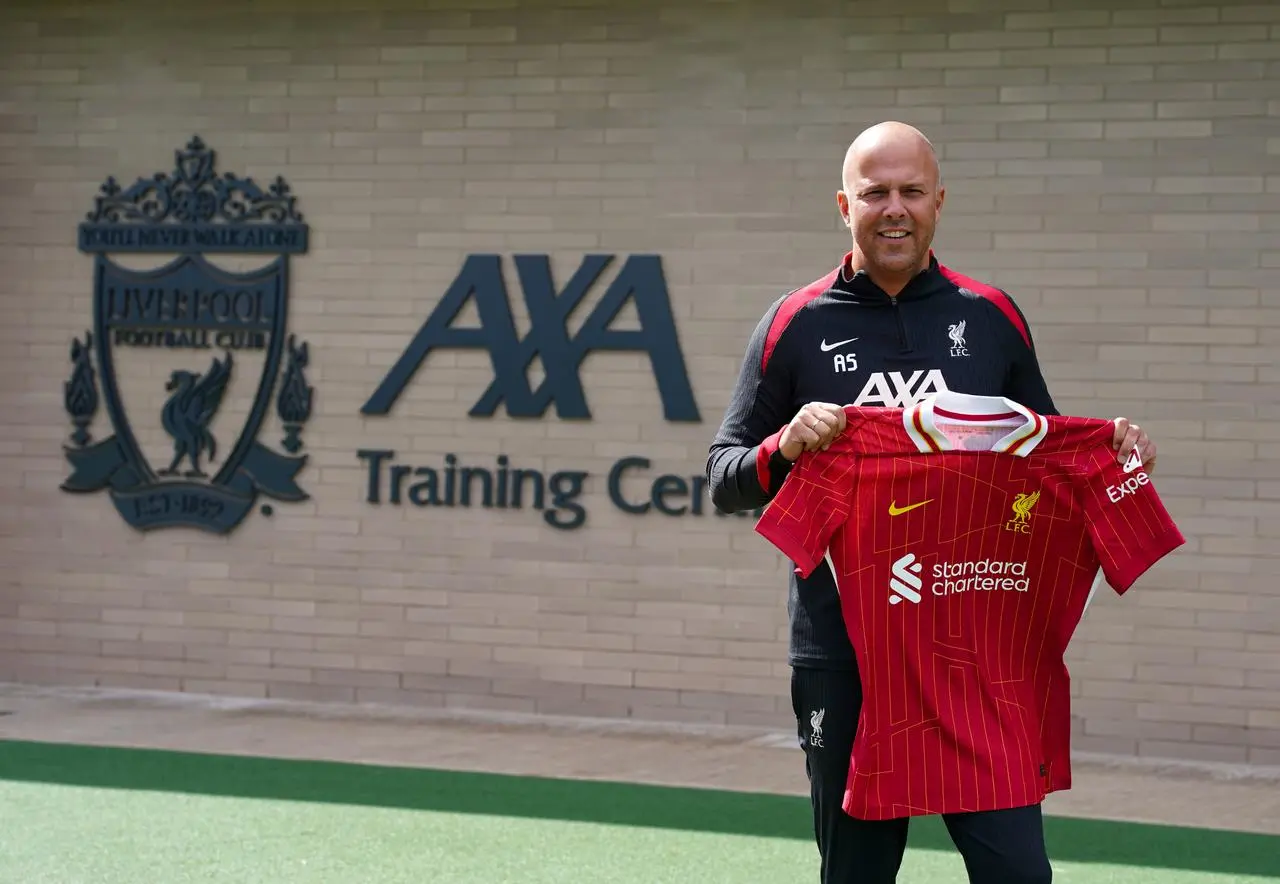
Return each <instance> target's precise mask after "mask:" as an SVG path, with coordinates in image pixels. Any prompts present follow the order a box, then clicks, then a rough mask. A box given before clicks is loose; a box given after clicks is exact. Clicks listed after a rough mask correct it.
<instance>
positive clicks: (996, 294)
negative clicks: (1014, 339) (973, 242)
mask: <svg viewBox="0 0 1280 884" xmlns="http://www.w3.org/2000/svg"><path fill="white" fill-rule="evenodd" d="M938 269H939V270H940V271H942V275H943V276H945V277H946V278H947V279H949V280H951V281H952V282H953V283H955V284H956V285H957V286H959V287H960V288H966V289H968V290H969V291H971V292H974V293H976V294H978V295H981V296H982V297H984V298H986V299H987V300H988V301H990V302H991V303H993V304H995V305H996V306H997V307H998V308H1000V312H1001V313H1003V314H1004V315H1005V318H1006V319H1008V320H1009V322H1010V323H1011V324H1012V325H1013V327H1014V328H1015V329H1017V331H1018V334H1020V335H1022V340H1023V341H1024V342H1025V343H1026V345H1027V346H1028V347H1030V346H1031V332H1029V331H1028V330H1027V324H1026V323H1025V322H1023V321H1022V317H1021V316H1019V315H1018V310H1017V308H1015V307H1014V306H1013V302H1012V301H1010V300H1009V296H1008V295H1006V294H1005V293H1004V292H1002V291H1000V289H998V288H996V287H995V286H993V285H988V284H987V283H985V282H979V281H978V280H976V279H973V278H972V277H969V276H965V275H964V274H963V273H957V272H956V271H954V270H952V269H951V268H950V267H943V266H942V265H941V264H939V265H938Z"/></svg>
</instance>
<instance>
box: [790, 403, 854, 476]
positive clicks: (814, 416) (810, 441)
mask: <svg viewBox="0 0 1280 884" xmlns="http://www.w3.org/2000/svg"><path fill="white" fill-rule="evenodd" d="M844 427H845V417H844V409H843V408H841V407H840V406H839V405H833V404H831V403H830V402H810V403H809V404H808V405H806V406H804V408H801V409H800V411H799V412H797V413H796V416H795V417H793V418H792V419H791V423H789V424H787V425H786V427H785V428H783V430H782V438H781V439H780V440H778V451H780V452H781V453H782V456H783V457H785V458H786V459H787V460H789V461H791V462H792V463H794V462H795V460H796V458H798V457H799V456H800V455H801V453H802V452H805V451H817V450H818V449H820V448H821V449H824V450H825V449H826V448H827V447H828V446H830V445H831V442H832V440H834V439H835V438H836V436H839V435H840V433H841V432H842V431H843V430H844Z"/></svg>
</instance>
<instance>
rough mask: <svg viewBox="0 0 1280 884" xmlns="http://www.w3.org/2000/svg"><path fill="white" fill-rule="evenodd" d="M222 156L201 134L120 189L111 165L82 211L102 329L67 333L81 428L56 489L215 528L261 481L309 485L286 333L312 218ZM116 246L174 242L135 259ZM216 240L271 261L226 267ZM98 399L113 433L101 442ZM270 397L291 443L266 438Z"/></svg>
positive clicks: (271, 488)
mask: <svg viewBox="0 0 1280 884" xmlns="http://www.w3.org/2000/svg"><path fill="white" fill-rule="evenodd" d="M214 159H215V157H214V153H213V151H211V150H209V149H207V148H206V147H205V146H204V144H203V143H202V142H201V141H200V139H199V138H195V139H192V141H191V142H190V143H189V144H188V145H187V147H186V149H185V150H180V151H177V152H176V163H175V168H174V171H173V172H172V173H168V174H158V175H155V176H153V177H150V178H139V179H138V180H137V182H136V183H135V184H133V185H132V186H131V187H129V188H127V189H122V188H121V187H120V186H119V185H118V184H117V183H116V181H115V179H114V178H108V179H107V181H106V183H104V184H103V185H102V190H101V193H100V195H99V196H98V197H97V199H96V206H95V208H94V210H93V211H92V212H90V213H89V216H88V219H87V220H86V222H85V223H83V224H81V226H80V250H81V251H84V252H89V253H92V254H94V255H95V258H94V271H93V281H94V282H93V314H94V315H93V331H92V332H89V333H86V334H85V335H84V337H83V338H77V339H76V340H75V341H73V342H72V345H71V363H72V368H71V375H70V379H69V380H68V381H67V382H66V384H65V385H64V398H65V405H66V409H67V413H68V414H69V416H70V417H71V421H72V424H73V425H74V428H75V429H74V431H73V432H72V434H71V443H72V445H71V446H68V447H66V449H65V450H66V456H67V459H68V460H69V461H70V463H71V468H72V469H71V475H70V476H69V477H68V478H67V479H66V481H65V482H64V483H63V485H62V488H63V490H65V491H70V492H96V491H101V490H103V489H106V490H107V492H108V494H109V496H110V497H111V500H112V502H113V503H114V504H115V506H116V509H117V510H118V511H119V512H120V515H121V516H122V517H123V518H124V519H125V521H126V522H128V523H129V524H130V525H132V526H134V527H135V528H138V529H142V530H148V529H153V528H163V527H172V526H178V525H182V526H189V527H195V528H200V529H203V530H206V531H211V532H214V533H219V534H221V533H225V532H227V531H230V530H231V529H232V528H234V527H236V526H237V525H239V524H240V522H241V521H242V520H243V519H244V518H245V516H246V515H247V514H248V512H249V510H250V508H252V507H253V505H254V503H255V501H256V500H257V497H258V495H260V494H262V495H266V496H268V497H271V498H274V499H276V500H282V501H299V500H305V499H306V498H307V494H306V492H305V491H303V490H302V489H301V488H300V487H299V486H298V484H297V481H296V477H297V474H298V472H299V471H300V470H301V469H302V467H303V466H304V465H305V464H306V461H307V456H306V455H298V451H299V450H300V449H301V448H302V441H301V438H300V433H301V430H302V427H303V425H304V424H305V423H306V421H307V419H308V418H309V417H310V415H311V406H312V388H311V387H310V386H308V385H307V382H306V375H305V370H306V367H307V363H308V359H309V353H308V347H307V345H306V344H305V343H299V342H297V341H296V339H295V338H294V337H293V336H292V335H287V334H286V321H287V314H288V310H287V306H288V297H287V295H288V260H289V255H290V254H295V253H299V252H303V251H305V250H306V247H307V225H306V224H304V223H303V222H302V217H301V215H299V214H298V212H297V210H296V208H295V205H294V197H293V196H292V195H291V194H290V192H289V187H288V185H287V184H285V182H284V180H283V179H281V178H277V179H276V181H275V182H274V183H273V184H272V185H271V186H270V187H268V188H267V189H266V190H263V189H262V188H260V187H259V186H258V185H257V184H255V183H254V182H253V181H252V180H251V179H246V178H239V177H236V176H235V175H233V174H232V173H230V172H228V173H226V174H225V175H223V176H221V177H219V176H218V175H217V174H216V173H215V169H214ZM109 252H118V253H131V254H139V253H152V254H154V253H160V254H165V253H169V254H176V255H177V256H178V257H176V258H174V259H172V260H170V261H169V262H167V263H164V264H161V265H160V266H156V267H151V268H149V269H145V270H138V269H133V268H132V267H126V266H122V265H121V264H119V263H117V262H115V261H113V260H112V259H111V258H109V257H107V254H108V253H109ZM214 252H217V253H223V254H246V253H248V254H262V255H266V256H269V257H270V260H269V261H267V263H266V264H265V265H263V266H261V267H259V268H258V269H256V270H252V271H249V272H232V271H230V270H227V269H224V268H222V267H219V266H217V265H215V264H214V263H212V262H211V261H209V260H208V259H207V258H206V257H205V254H206V253H214ZM95 356H96V357H97V359H96V361H97V366H98V372H97V373H96V374H95V371H94V361H95V359H94V357H95ZM99 386H100V387H101V389H100V390H99ZM126 391H127V393H126ZM273 395H274V403H273ZM100 401H101V404H102V405H104V406H105V409H106V412H107V417H108V418H109V419H110V421H111V425H112V427H113V428H114V431H115V433H114V435H112V436H108V437H107V438H105V439H102V440H100V441H98V442H96V443H92V436H91V434H90V432H89V426H90V424H91V423H92V421H93V418H94V416H95V414H96V413H97V411H98V406H99V402H100ZM272 404H274V405H275V409H276V416H277V417H278V418H279V419H280V422H281V424H282V426H283V428H284V435H283V437H282V439H281V442H280V445H281V446H282V447H283V448H284V449H285V450H286V451H287V452H288V454H282V453H280V452H277V451H273V450H271V449H270V448H268V447H266V445H264V444H263V443H262V442H260V441H258V438H257V437H258V434H259V432H260V431H261V430H262V427H263V424H264V422H265V420H266V418H267V416H268V412H269V409H270V408H271V406H272ZM237 423H238V426H237ZM91 443H92V444H91ZM263 512H264V513H267V514H269V513H270V509H269V508H268V507H265V506H264V507H263Z"/></svg>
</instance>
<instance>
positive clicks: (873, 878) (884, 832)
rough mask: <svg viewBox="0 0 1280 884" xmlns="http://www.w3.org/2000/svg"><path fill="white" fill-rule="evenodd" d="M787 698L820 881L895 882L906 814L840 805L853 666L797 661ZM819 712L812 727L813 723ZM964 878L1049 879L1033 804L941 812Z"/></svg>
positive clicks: (856, 691) (849, 745)
mask: <svg viewBox="0 0 1280 884" xmlns="http://www.w3.org/2000/svg"><path fill="white" fill-rule="evenodd" d="M791 705H792V709H793V710H794V711H795V715H796V726H797V730H798V733H799V737H800V746H801V748H803V749H804V754H805V772H806V773H807V774H808V776H809V794H810V799H811V801H812V803H813V831H814V837H815V838H816V839H817V842H818V853H819V855H820V856H821V858H822V866H821V868H822V877H821V881H822V884H895V881H896V880H897V877H898V869H899V867H900V866H901V865H902V855H903V852H904V851H905V850H906V846H907V827H908V823H909V820H908V819H907V818H903V819H893V820H860V819H857V818H855V817H852V816H849V815H848V814H847V813H845V812H844V808H843V807H842V806H841V805H842V802H843V800H844V790H845V784H846V781H847V779H848V775H849V757H850V752H851V751H852V749H853V736H854V731H855V730H856V729H857V724H858V713H859V710H860V709H861V707H862V685H861V683H860V682H859V680H858V673H857V672H849V671H840V670H830V669H809V668H801V667H796V668H794V669H792V673H791ZM819 714H820V715H821V718H820V724H819V727H818V728H817V729H815V728H814V727H813V723H814V721H815V718H816V716H817V715H819ZM943 821H944V822H945V824H946V826H947V831H948V833H950V835H951V840H952V842H954V843H955V845H956V849H958V850H959V851H960V855H961V856H962V857H963V858H964V864H965V868H966V869H967V870H968V872H969V882H970V884H1050V882H1051V881H1052V880H1053V872H1052V870H1051V869H1050V867H1049V857H1048V855H1047V854H1046V852H1045V845H1044V828H1043V823H1042V820H1041V816H1040V805H1038V804H1036V805H1032V806H1030V807H1018V808H1011V809H1009V810H993V811H983V812H978V813H955V814H944V815H943Z"/></svg>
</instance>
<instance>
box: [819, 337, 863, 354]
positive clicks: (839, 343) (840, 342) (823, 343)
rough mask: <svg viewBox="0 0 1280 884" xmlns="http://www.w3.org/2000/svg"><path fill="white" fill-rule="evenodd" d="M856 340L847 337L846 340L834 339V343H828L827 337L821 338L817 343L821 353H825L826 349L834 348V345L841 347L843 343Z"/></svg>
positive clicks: (850, 342)
mask: <svg viewBox="0 0 1280 884" xmlns="http://www.w3.org/2000/svg"><path fill="white" fill-rule="evenodd" d="M856 340H858V339H857V338H848V339H847V340H844V341H836V342H835V343H834V344H828V343H827V339H826V338H823V339H822V343H821V344H819V345H818V346H819V347H820V348H821V349H822V352H823V353H826V352H827V351H828V350H834V349H835V348H836V347H843V346H844V345H845V344H852V343H853V342H854V341H856Z"/></svg>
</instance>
